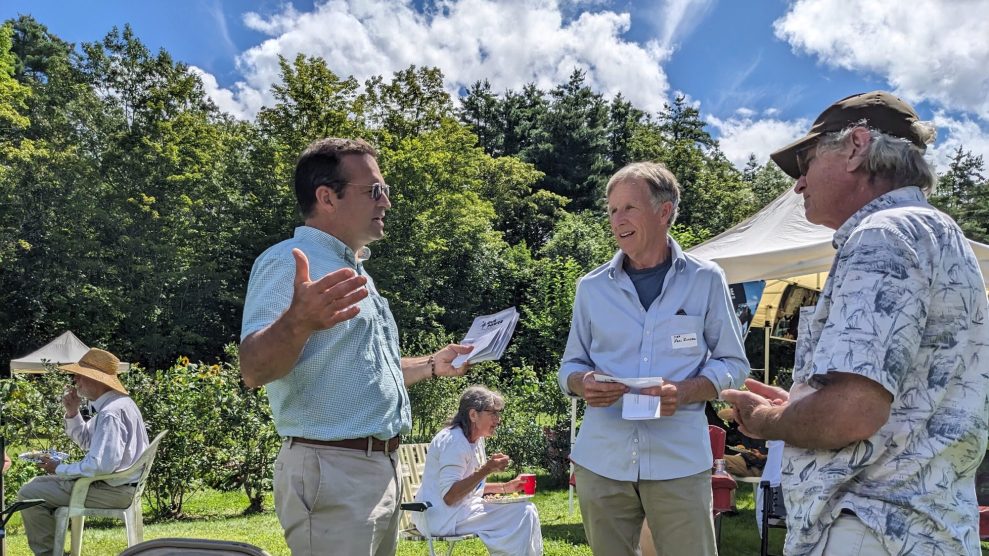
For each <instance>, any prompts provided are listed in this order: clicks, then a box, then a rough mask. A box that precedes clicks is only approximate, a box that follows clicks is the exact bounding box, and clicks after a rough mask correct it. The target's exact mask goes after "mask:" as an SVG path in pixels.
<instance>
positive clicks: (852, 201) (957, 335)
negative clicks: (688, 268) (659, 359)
mask: <svg viewBox="0 0 989 556" xmlns="http://www.w3.org/2000/svg"><path fill="white" fill-rule="evenodd" d="M933 137H934V130H933V128H932V127H931V126H930V125H928V124H927V123H925V122H920V121H918V117H917V114H916V112H914V110H913V108H911V107H910V106H909V105H907V104H906V103H904V102H903V101H902V100H900V99H898V98H896V97H894V96H893V95H890V94H888V93H884V92H873V93H865V94H860V95H855V96H851V97H848V98H846V99H843V100H841V101H839V102H837V103H835V104H834V105H832V106H831V107H830V108H828V109H827V110H826V111H825V112H824V113H823V114H821V116H819V117H818V119H817V121H816V122H815V123H814V126H813V128H812V129H811V131H810V132H809V133H808V134H807V135H806V136H805V137H803V138H801V139H800V140H798V141H796V142H795V143H793V144H791V145H789V146H787V147H785V148H783V149H781V150H779V151H777V152H775V153H773V154H772V158H773V160H774V161H775V162H776V163H777V164H778V165H779V166H780V168H782V169H783V170H784V171H785V172H786V173H787V174H789V175H791V176H792V177H794V178H796V179H797V184H796V187H795V192H796V193H798V194H801V195H803V197H804V208H805V211H806V214H807V219H808V220H809V221H810V222H813V223H816V224H822V225H825V226H828V227H830V228H833V229H835V230H836V232H835V235H834V246H835V248H836V249H837V253H836V255H835V259H834V263H833V264H832V267H831V272H830V275H829V278H828V281H827V283H826V284H825V286H824V291H823V292H822V294H821V297H820V300H819V301H818V304H817V306H816V307H813V308H807V309H806V310H805V311H806V312H805V313H803V314H801V318H800V330H799V334H798V339H797V353H796V361H795V363H794V369H793V378H794V386H793V388H791V390H790V392H786V391H783V390H781V389H778V388H772V387H768V386H766V385H763V384H761V383H758V382H756V381H747V382H746V385H747V386H748V391H738V390H735V391H731V392H724V393H723V396H724V398H725V399H726V400H728V401H729V402H731V403H732V404H733V405H734V407H735V414H736V417H738V419H739V422H740V426H741V428H742V429H743V432H746V434H749V435H750V436H753V437H757V438H767V439H781V440H784V441H785V442H786V450H785V453H784V460H783V473H782V486H783V491H784V495H785V500H786V505H787V514H788V515H787V528H788V531H787V540H786V549H785V550H786V553H787V554H800V555H803V554H809V555H833V554H834V555H836V554H841V555H843V556H844V555H854V554H869V555H872V554H881V555H885V554H896V555H899V554H912V555H918V554H968V555H978V554H979V553H980V550H979V535H978V515H977V514H978V509H977V503H976V496H975V471H976V469H977V468H978V466H979V463H980V462H981V460H982V457H983V455H984V454H985V452H986V438H987V430H989V427H987V420H989V398H987V390H989V320H987V319H989V308H987V302H986V291H985V283H984V280H983V276H982V274H981V272H980V271H979V266H978V262H977V260H976V258H975V255H974V254H973V253H972V250H971V248H970V246H969V244H968V241H967V240H966V239H965V237H964V236H963V235H962V232H961V230H960V229H959V227H958V225H957V224H955V222H954V221H952V220H951V219H950V218H949V217H948V216H946V215H944V214H942V213H940V212H938V211H937V210H935V209H934V208H932V207H931V206H930V205H929V204H928V202H927V199H926V196H927V194H929V193H930V191H931V189H932V187H933V185H934V183H935V177H934V172H933V170H932V169H931V168H930V166H929V165H928V163H927V162H926V161H925V160H924V158H923V153H924V150H925V146H926V144H928V143H930V142H931V141H932V140H933Z"/></svg>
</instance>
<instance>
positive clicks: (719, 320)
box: [559, 162, 749, 556]
mask: <svg viewBox="0 0 989 556" xmlns="http://www.w3.org/2000/svg"><path fill="white" fill-rule="evenodd" d="M607 195H608V214H609V219H610V222H611V231H612V233H613V234H614V236H615V239H616V240H617V241H618V246H619V250H618V252H617V253H616V254H615V256H614V258H613V259H612V260H611V261H609V262H608V263H606V264H604V265H602V266H600V267H599V268H597V269H595V270H593V271H591V272H590V273H588V274H587V275H586V276H584V277H583V278H582V279H581V280H580V282H579V283H578V285H577V296H576V298H575V299H574V308H573V322H572V324H571V328H570V338H569V340H568V341H567V348H566V351H565V352H564V354H563V360H562V362H561V365H560V373H559V380H560V387H561V388H562V389H563V391H564V392H565V393H567V394H569V395H572V396H580V397H582V398H584V399H585V400H587V405H588V407H587V411H586V412H585V414H584V423H583V426H581V428H580V433H579V434H578V435H577V442H576V444H575V445H574V448H573V453H572V454H571V459H573V461H574V463H575V464H576V480H577V493H578V495H579V497H580V511H581V514H582V516H583V518H584V531H585V532H586V533H587V540H588V543H589V544H590V545H591V549H592V550H593V551H594V553H595V554H608V555H609V556H611V555H615V556H620V555H629V556H631V555H633V554H636V553H637V549H638V546H639V532H640V530H641V527H642V521H643V519H644V518H645V519H646V520H647V521H648V523H649V527H650V529H651V530H652V536H653V542H654V544H655V546H656V549H657V553H659V554H676V555H678V556H681V555H685V556H689V555H710V554H716V553H717V549H716V546H715V537H714V524H713V521H712V518H711V507H712V497H711V445H710V439H709V437H708V432H707V419H706V417H705V415H704V402H706V401H707V400H711V399H714V398H715V397H717V396H718V393H719V392H720V391H721V390H722V389H724V388H729V387H737V386H739V385H741V384H742V380H744V378H745V377H746V375H747V374H748V372H749V364H748V361H747V360H746V359H745V350H744V349H743V347H742V338H741V333H740V331H739V324H738V318H737V317H736V316H735V311H734V309H733V307H732V304H731V296H730V294H729V292H728V285H727V284H726V282H725V277H724V273H723V272H722V271H721V269H720V268H718V267H717V266H715V265H714V264H713V263H709V262H705V261H702V260H699V259H696V258H694V257H692V256H690V255H687V254H685V253H684V252H683V250H682V249H680V246H679V245H678V244H677V242H676V241H675V240H674V239H673V238H671V237H669V235H668V231H669V229H670V226H672V225H673V223H674V222H675V221H676V216H677V208H678V205H679V202H680V190H679V186H678V184H677V181H676V178H675V177H674V176H673V174H672V173H670V171H669V170H667V169H666V167H665V166H663V165H662V164H657V163H652V162H639V163H635V164H630V165H628V166H626V167H624V168H622V169H621V170H619V171H618V172H617V173H616V174H615V175H614V176H612V178H611V180H610V181H609V182H608V188H607ZM595 374H608V375H613V376H615V377H621V378H647V377H662V378H663V379H664V383H663V385H662V386H654V387H648V388H643V389H641V391H638V392H630V391H629V388H627V387H626V386H624V385H622V384H618V383H613V382H598V381H597V380H596V379H595V378H594V375H595ZM626 394H628V396H626ZM635 394H641V395H645V396H657V397H659V399H660V414H661V416H660V417H659V418H653V419H643V420H638V419H630V418H626V417H633V415H630V414H623V409H626V410H627V409H628V408H627V407H623V405H625V404H630V403H631V402H633V401H635V398H634V395H635ZM639 401H641V399H640V400H639Z"/></svg>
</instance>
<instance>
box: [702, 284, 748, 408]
mask: <svg viewBox="0 0 989 556" xmlns="http://www.w3.org/2000/svg"><path fill="white" fill-rule="evenodd" d="M704 340H705V342H707V345H708V349H709V350H710V352H711V355H710V357H709V358H708V359H707V361H705V362H704V365H703V366H702V367H701V369H700V373H699V375H700V376H702V377H704V378H706V379H708V380H709V381H711V384H713V385H714V387H715V389H716V390H717V391H718V395H719V396H720V395H721V391H722V390H724V389H726V388H739V387H741V386H742V383H744V382H745V377H746V376H748V374H749V362H748V359H746V357H745V347H744V346H743V345H742V331H741V326H740V325H739V323H738V317H737V316H736V315H735V310H734V307H733V306H732V303H731V293H730V292H729V291H728V283H727V281H726V280H725V275H724V272H722V271H721V270H720V269H719V270H718V272H717V275H716V277H715V278H713V279H712V280H711V288H710V293H709V295H708V303H707V315H706V316H705V319H704Z"/></svg>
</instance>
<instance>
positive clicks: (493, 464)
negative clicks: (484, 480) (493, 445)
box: [483, 454, 512, 476]
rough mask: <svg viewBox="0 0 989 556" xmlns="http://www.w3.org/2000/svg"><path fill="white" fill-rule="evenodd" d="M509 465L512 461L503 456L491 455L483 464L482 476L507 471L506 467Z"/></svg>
mask: <svg viewBox="0 0 989 556" xmlns="http://www.w3.org/2000/svg"><path fill="white" fill-rule="evenodd" d="M511 463H512V460H511V459H509V457H508V456H506V455H505V454H491V457H489V458H488V461H486V462H484V467H483V469H484V474H485V476H487V475H490V474H492V473H497V472H498V471H504V470H506V469H508V466H509V464H511Z"/></svg>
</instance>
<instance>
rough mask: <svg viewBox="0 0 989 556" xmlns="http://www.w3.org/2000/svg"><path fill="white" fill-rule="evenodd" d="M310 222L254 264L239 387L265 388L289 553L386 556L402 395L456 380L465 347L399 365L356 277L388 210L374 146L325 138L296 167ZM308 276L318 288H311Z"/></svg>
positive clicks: (394, 539) (372, 291)
mask: <svg viewBox="0 0 989 556" xmlns="http://www.w3.org/2000/svg"><path fill="white" fill-rule="evenodd" d="M295 193H296V198H297V200H298V202H299V207H300V208H301V210H302V213H303V215H304V217H305V225H304V226H300V227H299V228H297V229H296V230H295V235H294V236H293V237H292V238H291V239H288V240H285V241H283V242H281V243H279V244H277V245H274V246H272V247H271V248H269V249H268V250H267V251H265V252H264V253H262V254H261V256H260V257H258V259H257V261H255V263H254V268H253V269H252V270H251V279H250V282H249V284H248V287H247V299H246V300H245V302H244V321H243V325H242V327H241V338H242V340H241V345H240V361H241V374H242V376H243V378H244V382H245V383H246V384H247V385H248V386H250V387H258V386H261V385H268V399H269V401H270V402H271V410H272V415H273V417H274V421H275V428H276V429H277V430H278V433H279V435H281V436H283V437H285V441H284V442H283V444H282V449H281V451H280V452H279V454H278V459H277V460H276V462H275V480H274V490H275V511H276V512H277V514H278V519H279V522H280V523H281V525H282V528H284V530H285V540H286V542H287V543H288V545H289V548H290V549H291V550H292V554H293V556H300V555H317V554H329V553H333V554H370V555H372V556H385V555H393V554H395V551H396V548H397V543H398V501H399V500H400V498H401V481H399V471H398V457H397V454H396V452H395V449H396V448H397V447H398V443H399V435H401V434H402V433H407V432H409V430H410V429H411V423H412V416H411V411H410V407H409V394H408V392H407V391H406V386H409V385H411V384H413V383H415V382H418V381H419V380H422V379H425V378H429V377H436V376H455V375H461V374H463V373H464V371H465V370H466V368H467V366H466V365H464V366H463V367H461V368H459V369H457V368H454V367H453V366H452V365H451V362H452V360H453V359H454V357H456V356H457V355H459V354H461V353H469V352H470V351H471V348H469V347H467V346H459V345H455V344H451V345H448V346H446V347H445V348H443V349H441V350H439V351H437V352H436V353H434V354H432V355H430V356H428V357H405V358H403V357H401V356H400V353H399V344H398V327H397V326H396V324H395V319H394V318H393V317H392V314H391V311H390V310H389V308H388V301H387V300H386V299H385V298H384V297H382V296H381V295H380V294H379V292H378V290H377V288H375V285H374V281H373V280H372V279H371V277H370V276H368V274H367V272H366V270H365V269H364V261H366V260H367V259H368V258H369V257H370V256H371V253H370V250H369V249H368V248H367V245H368V244H369V243H371V242H373V241H376V240H378V239H381V238H382V237H384V228H385V223H384V222H385V214H386V212H387V211H388V209H389V208H391V201H390V200H389V198H388V193H389V187H388V185H386V184H385V181H384V179H383V178H382V177H381V171H380V170H379V169H378V163H377V160H376V153H375V151H374V149H373V148H372V147H371V146H370V145H368V144H367V143H365V142H364V141H361V140H349V139H337V138H330V139H324V140H321V141H317V142H315V143H313V144H312V145H310V146H309V147H308V148H307V149H306V150H305V151H304V152H303V153H302V155H301V156H300V157H299V162H298V164H297V165H296V171H295ZM312 276H315V277H316V278H315V279H313V278H312Z"/></svg>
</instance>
